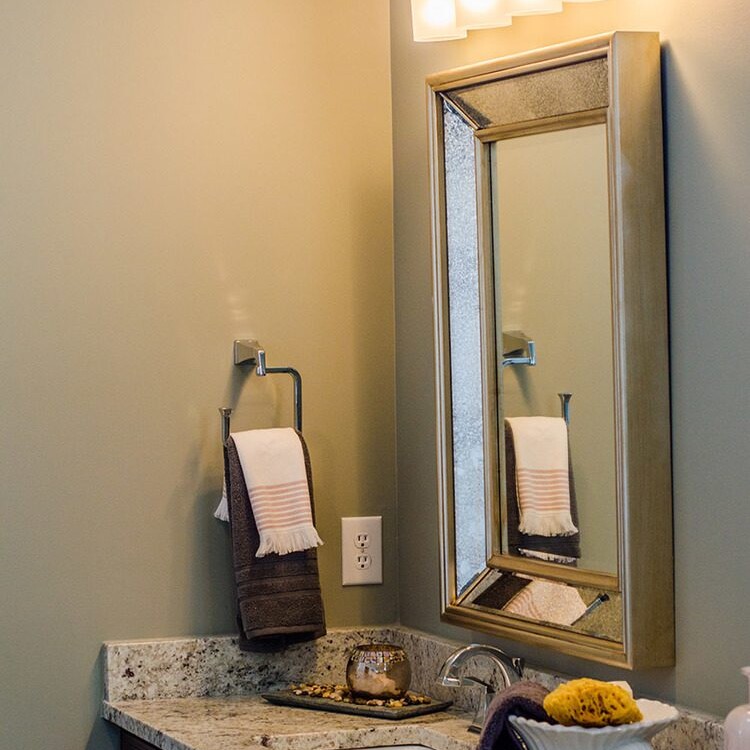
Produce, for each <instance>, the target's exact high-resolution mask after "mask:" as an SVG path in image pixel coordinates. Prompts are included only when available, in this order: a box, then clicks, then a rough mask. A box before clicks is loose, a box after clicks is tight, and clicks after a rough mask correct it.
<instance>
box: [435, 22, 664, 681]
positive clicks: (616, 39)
mask: <svg viewBox="0 0 750 750" xmlns="http://www.w3.org/2000/svg"><path fill="white" fill-rule="evenodd" d="M603 56H605V57H606V58H607V63H608V69H609V105H608V107H606V108H601V107H600V108H597V109H596V110H595V111H594V110H592V111H589V112H583V113H577V114H576V113H569V114H566V115H563V116H562V117H564V118H570V120H571V122H573V121H580V122H581V123H585V121H586V119H587V118H589V117H590V118H594V119H597V121H601V118H602V117H606V120H607V127H608V152H609V161H610V169H609V174H610V191H611V194H610V212H611V233H612V235H611V240H612V241H611V245H612V255H613V309H614V315H613V324H614V341H615V347H616V352H615V355H616V365H615V378H616V383H615V389H616V396H615V405H616V412H617V413H616V424H617V430H616V432H617V435H616V439H617V442H618V447H617V455H618V472H617V473H618V491H617V506H618V539H619V547H620V548H619V550H618V576H608V575H606V574H597V573H592V572H591V571H585V570H580V571H573V570H570V569H566V570H562V571H561V570H559V566H554V565H549V564H547V563H543V562H541V563H536V562H530V561H519V560H518V559H517V558H509V556H506V555H498V554H497V552H498V549H499V547H498V546H497V539H493V543H492V548H493V550H494V552H495V554H493V555H492V557H491V559H490V561H489V564H490V565H491V566H493V567H498V568H501V569H513V570H515V571H521V569H523V571H524V572H529V573H534V574H538V575H543V576H545V577H549V578H555V579H557V580H565V581H567V582H572V583H582V584H593V585H606V586H607V587H608V588H615V587H614V586H612V585H611V584H612V583H613V582H618V583H619V588H620V589H621V591H622V595H623V597H622V599H623V609H624V611H623V624H624V630H623V642H622V643H614V642H612V641H608V640H605V639H602V638H597V637H594V636H589V635H586V634H580V633H575V632H571V631H568V630H562V629H559V628H556V627H554V626H550V625H545V624H543V623H535V622H532V621H519V620H518V619H517V618H515V617H513V616H510V615H507V614H503V613H501V612H492V613H490V612H481V611H477V610H476V609H475V608H472V609H469V608H468V607H464V606H461V604H460V598H459V597H458V592H457V591H456V578H455V526H454V523H453V522H454V515H453V507H452V506H453V503H452V486H453V477H452V450H451V437H450V429H449V415H450V408H451V401H450V372H449V368H450V360H449V357H448V356H446V355H447V352H448V351H449V348H448V339H447V336H448V331H447V326H446V325H444V321H445V320H447V318H445V317H444V315H446V314H447V302H448V301H447V288H446V284H445V280H446V279H445V273H446V269H445V256H446V247H447V244H446V235H445V221H444V217H445V210H446V206H445V194H444V174H445V164H444V151H443V148H444V144H443V139H442V135H443V120H442V99H443V96H442V94H445V93H446V92H449V91H450V90H452V89H464V88H466V87H467V86H475V85H477V84H482V83H491V82H492V81H495V80H499V79H502V78H508V77H513V76H519V75H523V74H524V73H527V72H534V71H541V70H545V69H548V68H550V67H560V66H567V65H571V64H574V63H576V62H580V61H586V60H592V59H595V58H601V57H603ZM428 92H429V102H430V117H431V123H432V138H431V167H432V180H433V190H432V199H433V205H432V209H433V212H432V216H433V250H434V287H435V295H434V297H435V321H436V324H435V335H436V342H435V343H436V353H437V358H436V365H437V367H436V375H437V377H436V384H437V388H436V391H437V411H438V434H437V442H438V475H439V476H438V480H439V492H440V503H439V506H440V511H439V515H440V527H441V593H442V606H441V615H442V618H443V619H444V620H446V621H448V622H451V623H453V624H456V625H461V626H464V627H468V628H472V629H475V630H483V631H485V632H489V633H493V634H496V635H500V636H505V637H510V638H513V639H515V640H521V641H524V642H527V643H531V644H535V645H542V646H546V647H550V648H554V649H555V650H558V651H562V652H564V653H567V654H569V655H573V656H580V657H584V658H588V659H592V660H595V661H600V662H604V663H608V664H614V665H619V666H625V667H628V668H640V667H646V666H667V665H670V664H673V663H674V612H673V609H674V604H673V601H674V593H673V550H672V506H671V466H670V447H669V394H668V355H667V349H666V347H667V328H666V318H667V314H666V268H665V252H664V243H665V240H664V234H665V232H664V215H663V173H662V150H661V149H662V146H661V97H660V82H659V42H658V34H655V33H648V32H612V33H609V34H604V35H601V36H598V37H592V38H589V39H584V40H580V41H577V42H571V43H567V44H563V45H556V46H555V47H549V48H544V49H541V50H534V51H531V52H528V53H524V54H522V55H515V56H512V57H507V58H500V59H498V60H492V61H488V62H486V63H480V64H478V65H474V66H469V67H468V68H462V69H458V70H454V71H447V72H445V73H440V74H435V75H434V76H431V77H430V78H428ZM467 122H468V123H469V124H470V125H472V123H471V120H470V119H468V118H467ZM559 122H560V116H556V117H547V118H542V119H540V120H537V121H533V122H521V123H512V124H504V125H502V126H500V127H493V126H489V127H484V128H481V129H480V128H477V127H476V124H473V125H472V127H473V128H474V131H475V137H476V139H477V140H476V168H477V185H478V189H477V213H478V215H479V216H480V220H479V224H480V226H479V257H480V286H481V288H482V292H483V294H484V303H485V304H486V302H487V295H488V294H490V293H491V284H492V283H493V282H492V279H491V277H489V276H488V264H489V262H490V260H491V252H492V237H491V236H487V230H486V227H489V226H491V221H490V220H489V219H490V216H491V215H490V214H488V212H490V211H491V206H490V205H489V199H488V196H489V179H490V176H489V146H488V145H487V146H486V147H485V144H489V143H490V142H492V141H494V140H497V139H498V138H499V137H512V136H513V135H514V134H518V135H523V134H527V133H528V132H544V129H545V128H546V129H558V128H559ZM625 165H627V169H625ZM489 319H490V316H489V314H484V315H482V325H483V326H484V327H485V328H484V330H483V344H484V348H483V351H484V358H485V362H484V368H483V369H484V372H485V373H489V372H491V369H490V367H489V364H490V363H489V362H488V360H489V359H494V340H493V339H494V330H492V331H490V330H489V329H490V328H493V327H492V326H489V325H487V321H488V320H489ZM492 367H493V368H494V362H493V363H492ZM484 398H485V414H487V413H490V414H491V415H492V419H487V420H485V430H491V429H495V428H496V424H494V425H493V424H492V423H493V421H494V422H495V423H496V421H497V406H496V404H495V403H494V399H495V398H496V387H493V385H492V382H491V379H490V378H488V377H487V376H485V383H484ZM488 410H489V411H488ZM485 473H486V480H487V482H488V484H489V486H491V487H493V486H495V485H496V484H497V481H498V480H497V458H495V464H494V465H493V463H492V462H491V461H485ZM493 496H494V497H496V496H497V493H496V491H495V489H493ZM494 505H497V506H498V510H499V504H497V503H494V504H493V506H494ZM491 525H492V524H491ZM511 562H512V563H513V564H512V565H511V564H510V563H511ZM519 562H521V564H519ZM465 594H466V592H464V596H463V597H461V598H465Z"/></svg>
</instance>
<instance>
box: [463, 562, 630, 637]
mask: <svg viewBox="0 0 750 750" xmlns="http://www.w3.org/2000/svg"><path fill="white" fill-rule="evenodd" d="M463 604H464V606H467V607H473V608H475V609H477V610H479V611H485V612H493V611H501V612H503V613H504V614H508V615H513V616H515V617H519V618H522V619H526V620H531V621H537V622H543V623H547V624H549V625H554V626H556V627H562V628H565V629H568V630H573V631H578V632H581V633H587V634H590V635H594V636H597V637H598V638H606V639H607V640H610V641H613V642H618V641H621V640H622V601H621V595H620V593H619V592H617V591H612V590H606V589H603V588H601V587H599V588H597V587H591V586H573V585H571V584H567V583H561V582H560V581H552V580H548V579H544V578H539V577H535V576H530V575H524V574H520V573H511V572H507V571H506V572H503V571H499V570H487V571H486V573H485V574H484V575H483V576H482V577H481V578H479V579H477V581H476V582H475V584H474V586H473V587H472V589H471V591H470V592H468V593H467V596H466V598H465V599H464V600H463Z"/></svg>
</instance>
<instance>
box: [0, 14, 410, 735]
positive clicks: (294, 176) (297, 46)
mask: <svg viewBox="0 0 750 750" xmlns="http://www.w3.org/2000/svg"><path fill="white" fill-rule="evenodd" d="M388 45H389V41H388V7H387V4H386V3H385V2H379V3H376V2H370V1H369V0H356V1H354V2H353V0H317V1H316V2H314V3H311V2H309V1H308V0H273V2H235V1H234V0H211V2H207V1H205V0H159V2H146V1H145V0H128V1H127V2H113V1H111V0H107V1H104V2H102V1H97V2H84V1H83V0H74V1H72V2H66V3H56V2H42V1H41V0H9V1H7V2H3V3H2V4H0V71H1V72H0V102H2V104H0V246H1V247H2V282H0V283H2V291H0V308H1V310H2V329H3V334H2V342H3V343H2V356H0V368H2V384H3V385H2V410H1V411H2V441H3V444H2V456H3V458H2V492H3V502H2V506H1V507H2V510H1V511H0V512H1V516H2V520H0V602H1V604H0V664H1V665H2V667H1V668H0V674H2V688H0V694H1V695H2V699H0V746H2V747H3V748H8V749H10V748H19V749H20V748H32V747H57V748H70V749H71V750H72V749H73V748H82V747H85V746H86V745H87V741H88V742H89V747H90V748H92V749H93V748H96V749H97V750H101V749H103V748H109V747H112V748H114V747H115V740H114V735H113V733H111V732H108V731H107V730H106V729H105V727H104V725H103V723H102V722H100V721H96V718H95V717H96V714H97V711H98V702H99V700H100V693H99V690H100V686H99V679H98V669H99V667H98V664H97V658H98V651H99V647H100V644H101V642H102V641H103V640H105V639H118V638H139V637H151V636H166V635H179V634H192V633H219V632H230V631H231V630H232V629H233V602H232V593H231V584H230V574H229V571H230V568H229V565H230V561H229V557H228V539H227V530H226V528H225V527H224V526H223V525H222V524H220V523H219V522H218V521H216V520H214V519H213V518H212V511H213V509H214V506H215V503H216V500H217V496H218V495H217V493H218V492H219V489H220V486H221V467H220V462H221V455H220V444H219V417H218V412H217V407H219V406H222V405H225V404H232V405H234V404H237V405H238V406H239V409H238V412H237V418H236V421H235V426H236V427H237V428H240V429H241V428H250V427H255V426H267V425H280V424H289V423H290V420H291V411H290V402H291V389H290V385H289V383H288V382H287V379H286V378H285V377H284V376H277V377H275V378H267V379H265V380H260V379H257V378H256V377H255V376H253V377H252V378H248V379H247V380H245V379H244V377H243V376H242V374H241V373H239V372H238V370H237V369H236V368H234V367H233V366H232V364H231V343H232V340H233V339H234V338H236V337H244V336H253V337H257V338H258V339H260V340H261V341H262V343H263V344H264V345H265V346H266V348H267V350H268V357H269V363H270V364H291V365H294V366H295V367H297V368H299V370H300V371H301V372H302V374H303V376H304V380H305V385H304V395H305V427H306V434H307V438H308V442H309V445H310V451H311V454H312V459H313V467H314V471H315V482H316V496H317V500H318V517H319V528H320V532H321V535H322V536H323V538H324V539H325V540H326V546H325V547H323V548H322V549H321V552H320V564H321V570H322V576H323V587H324V596H325V600H326V606H327V611H328V619H329V624H331V625H337V624H344V623H365V622H366V623H377V622H381V623H382V622H390V621H393V620H395V619H396V616H397V613H396V606H397V595H396V547H395V539H396V529H395V478H394V477H395V471H394V455H393V432H394V417H393V414H394V403H393V391H394V388H393V386H394V383H393V381H394V376H393V357H392V354H393V312H392V310H393V282H392V240H391V234H392V213H391V130H390V119H391V113H390V90H389V57H388V54H389V53H388ZM357 514H383V516H384V524H385V526H384V531H385V533H384V539H385V540H386V549H385V584H384V585H383V586H374V587H364V588H347V589H342V588H341V586H340V562H339V559H340V547H339V540H338V537H339V520H338V519H339V517H340V516H341V515H357Z"/></svg>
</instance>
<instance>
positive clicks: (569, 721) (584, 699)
mask: <svg viewBox="0 0 750 750" xmlns="http://www.w3.org/2000/svg"><path fill="white" fill-rule="evenodd" d="M544 710H545V711H546V712H547V713H548V714H549V715H550V716H551V717H552V718H553V719H554V720H555V721H557V722H559V723H560V724H563V725H564V726H567V727H570V726H574V725H578V726H582V727H607V726H611V725H614V724H632V723H633V722H635V721H641V720H642V719H643V714H642V713H641V711H640V709H639V708H638V706H637V704H636V702H635V701H634V700H633V698H632V696H630V695H629V694H628V691H627V690H625V689H624V688H621V687H620V686H619V685H613V684H612V683H611V682H600V681H599V680H591V679H588V678H583V679H580V680H571V681H570V682H566V683H564V684H563V685H560V686H559V687H558V688H556V689H555V690H553V691H552V692H551V693H550V694H549V695H547V697H546V698H545V699H544Z"/></svg>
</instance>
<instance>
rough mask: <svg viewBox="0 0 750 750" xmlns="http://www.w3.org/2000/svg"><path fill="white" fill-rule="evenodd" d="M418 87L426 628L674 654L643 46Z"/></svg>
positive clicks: (654, 177)
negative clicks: (427, 254)
mask: <svg viewBox="0 0 750 750" xmlns="http://www.w3.org/2000/svg"><path fill="white" fill-rule="evenodd" d="M428 83H429V86H430V89H431V110H432V112H431V119H432V127H433V154H432V167H433V169H432V176H433V197H434V200H433V215H434V232H433V249H434V257H435V285H436V294H435V300H436V308H435V321H436V342H437V347H436V350H437V393H438V421H439V429H438V458H439V466H440V494H441V498H440V502H441V533H442V537H441V551H442V591H443V618H444V619H445V620H447V621H449V622H452V623H454V624H459V625H464V626H466V627H471V628H472V629H475V630H485V631H487V632H492V633H496V634H499V635H503V636H509V637H513V638H518V639H520V640H524V641H527V642H530V643H535V644H542V645H546V646H552V647H554V648H557V649H559V650H563V651H565V652H566V653H570V654H574V655H578V656H584V657H587V658H591V659H595V660H598V661H603V662H607V663H611V664H618V665H624V666H628V667H631V668H633V667H636V666H638V667H641V666H657V665H666V664H669V663H671V662H672V659H673V631H674V626H673V614H672V609H673V606H672V602H673V594H672V538H671V487H670V454H669V402H668V363H667V329H666V278H665V264H666V261H665V247H664V217H663V185H662V179H663V178H662V151H661V112H660V107H661V100H660V85H659V42H658V35H657V34H652V33H645V32H615V33H612V34H606V35H603V36H600V37H594V38H590V39H585V40H582V41H579V42H572V43H569V44H565V45H558V46H556V47H551V48H546V49H542V50H535V51H532V52H529V53H525V54H522V55H516V56H513V57H507V58H500V59H498V60H493V61H489V62H487V63H481V64H479V65H474V66H471V67H468V68H463V69H459V70H454V71H448V72H446V73H440V74H436V75H434V76H431V77H430V78H429V79H428Z"/></svg>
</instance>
